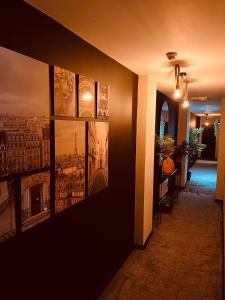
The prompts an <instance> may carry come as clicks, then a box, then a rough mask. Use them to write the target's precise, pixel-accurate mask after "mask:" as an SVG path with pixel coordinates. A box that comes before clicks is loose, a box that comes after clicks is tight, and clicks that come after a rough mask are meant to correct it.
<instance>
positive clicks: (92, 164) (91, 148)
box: [88, 122, 109, 196]
mask: <svg viewBox="0 0 225 300" xmlns="http://www.w3.org/2000/svg"><path fill="white" fill-rule="evenodd" d="M108 135H109V124H108V123H107V122H88V195H89V196H91V195H93V194H95V193H97V192H99V191H101V190H103V189H105V188H107V187H108V140H109V136H108Z"/></svg>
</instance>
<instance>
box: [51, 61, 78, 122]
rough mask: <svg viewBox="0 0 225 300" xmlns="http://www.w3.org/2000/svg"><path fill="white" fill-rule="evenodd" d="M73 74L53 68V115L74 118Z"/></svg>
mask: <svg viewBox="0 0 225 300" xmlns="http://www.w3.org/2000/svg"><path fill="white" fill-rule="evenodd" d="M75 109H76V108H75V74H74V73H72V72H70V71H68V70H65V69H62V68H60V67H57V66H54V114H55V115H57V116H72V117H75Z"/></svg>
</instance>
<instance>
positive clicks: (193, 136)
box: [188, 127, 207, 168]
mask: <svg viewBox="0 0 225 300" xmlns="http://www.w3.org/2000/svg"><path fill="white" fill-rule="evenodd" d="M203 130H204V128H202V127H200V128H193V129H192V130H191V133H190V137H189V145H188V167H189V168H191V166H193V164H194V163H195V161H196V159H197V156H198V152H201V151H203V150H204V149H205V148H206V147H207V145H205V144H202V143H201V142H200V134H202V132H203Z"/></svg>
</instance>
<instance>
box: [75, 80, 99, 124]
mask: <svg viewBox="0 0 225 300" xmlns="http://www.w3.org/2000/svg"><path fill="white" fill-rule="evenodd" d="M95 104H96V103H95V81H94V80H93V79H91V78H88V77H86V76H82V75H79V83H78V115H79V117H81V118H95V108H96V105H95Z"/></svg>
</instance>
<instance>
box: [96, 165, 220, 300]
mask: <svg viewBox="0 0 225 300" xmlns="http://www.w3.org/2000/svg"><path fill="white" fill-rule="evenodd" d="M215 168H216V165H215V163H212V162H205V161H198V162H197V163H196V165H195V166H194V167H193V168H192V182H191V183H190V184H189V185H188V186H187V188H186V189H185V191H183V192H181V193H180V201H179V205H178V206H177V207H175V208H174V209H173V214H172V215H170V214H163V216H162V224H161V225H160V226H159V228H158V229H156V228H155V229H154V234H153V236H152V238H151V239H150V241H149V243H148V245H147V247H146V249H145V250H144V251H142V250H134V251H133V252H132V254H131V255H130V256H129V258H128V260H127V261H126V262H125V263H124V265H123V266H122V268H121V269H120V271H119V272H118V273H117V275H116V276H115V277H114V279H113V280H112V281H111V282H110V284H109V286H108V287H107V288H106V290H105V291H104V292H103V294H102V296H101V297H100V300H152V299H154V300H161V299H168V300H171V299H179V300H184V299H187V300H189V299H191V300H194V299H196V300H198V299H215V300H220V299H222V263H223V261H222V251H223V247H222V209H221V205H220V203H218V202H215V201H214V198H215V195H214V188H215V180H214V179H213V174H214V173H215ZM206 171H208V172H206ZM198 175H201V176H200V180H199V179H198V178H199V177H198ZM203 176H204V177H203ZM205 176H206V177H207V176H208V177H207V178H206V177H205ZM206 180H207V185H205V184H204V182H205V181H206ZM208 181H209V182H208Z"/></svg>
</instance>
